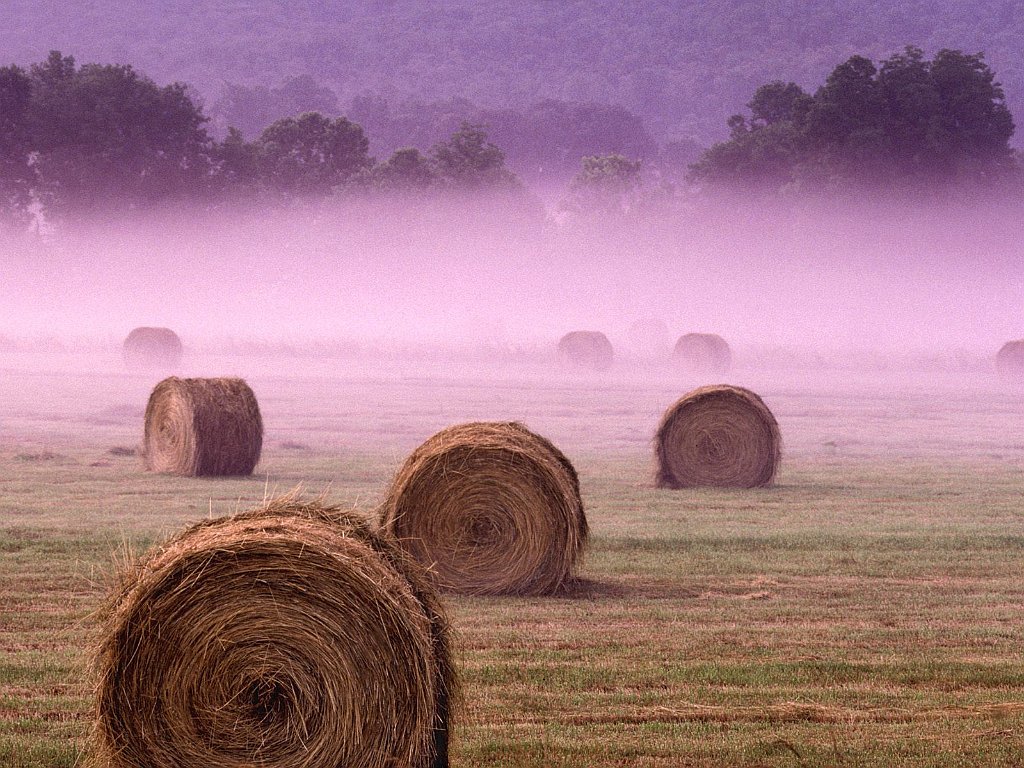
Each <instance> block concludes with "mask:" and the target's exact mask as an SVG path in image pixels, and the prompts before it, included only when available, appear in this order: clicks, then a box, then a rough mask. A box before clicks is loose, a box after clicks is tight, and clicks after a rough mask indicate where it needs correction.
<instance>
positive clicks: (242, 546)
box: [92, 497, 457, 768]
mask: <svg viewBox="0 0 1024 768" xmlns="http://www.w3.org/2000/svg"><path fill="white" fill-rule="evenodd" d="M449 642H450V641H449V628H448V623H447V621H446V619H445V617H444V615H443V613H442V611H441V608H440V606H439V603H438V600H437V598H436V595H435V594H434V592H433V589H432V587H431V586H430V584H429V583H428V581H427V580H426V577H425V576H424V574H423V572H422V569H420V568H419V566H417V565H416V564H415V563H412V562H411V561H409V560H408V558H407V557H406V556H405V555H404V554H403V553H402V552H401V550H400V549H399V548H398V547H396V546H395V545H394V544H393V543H391V542H390V541H389V540H387V539H386V538H384V537H382V536H379V535H377V534H375V533H373V532H372V530H371V529H370V528H369V527H368V524H367V522H366V521H365V520H364V519H362V518H360V517H358V516H356V515H354V514H353V513H351V512H342V511H340V510H338V509H336V508H332V507H325V506H321V505H320V504H319V503H316V502H312V503H302V502H300V501H298V500H296V499H295V498H293V497H285V498H283V499H279V500H275V501H272V502H271V503H270V504H269V505H267V506H266V507H265V508H261V509H258V510H254V511H252V512H247V513H243V514H240V515H237V516H234V517H226V518H221V519H218V520H212V521H204V522H201V523H198V524H196V525H194V526H192V527H191V528H189V529H187V530H186V531H185V532H184V533H182V534H180V535H179V536H177V537H176V538H174V539H172V540H171V541H169V542H167V543H166V544H164V545H163V546H162V547H159V548H156V549H155V550H154V551H152V552H151V553H150V554H149V555H147V556H146V557H144V558H143V559H142V560H141V561H138V562H136V563H134V564H133V565H131V566H130V567H129V568H128V569H126V570H125V572H124V573H123V574H122V580H121V585H120V587H119V589H118V590H117V591H116V593H115V595H114V597H113V599H112V600H111V601H110V604H109V605H108V607H107V611H106V616H105V622H104V626H103V630H102V637H101V642H100V645H99V648H98V652H97V655H96V671H97V677H98V684H97V698H96V723H97V724H96V728H95V732H94V738H93V749H92V760H93V764H94V765H97V766H103V768H129V767H130V768H183V767H185V766H188V767H192V766H196V767H198V766H203V768H242V767H243V766H260V768H339V767H340V766H345V767H346V768H382V767H383V766H394V767H395V768H440V767H441V766H447V765H448V756H447V733H448V714H449V701H451V700H452V697H454V696H456V695H457V686H456V682H455V677H454V671H453V666H452V661H451V654H450V646H449Z"/></svg>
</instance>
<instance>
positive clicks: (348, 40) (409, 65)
mask: <svg viewBox="0 0 1024 768" xmlns="http://www.w3.org/2000/svg"><path fill="white" fill-rule="evenodd" d="M4 7H5V16H6V19H7V21H8V23H6V24H4V25H3V26H2V28H0V51H2V56H3V59H4V61H3V62H2V63H18V64H21V65H23V66H24V65H27V64H29V63H31V62H35V61H40V60H42V59H44V58H45V57H46V55H47V53H48V52H49V51H50V50H53V49H62V50H65V51H69V52H73V53H74V54H75V56H76V57H77V58H78V59H79V60H80V61H97V62H112V63H113V62H117V63H129V64H132V65H134V66H135V67H137V68H138V69H140V70H141V71H144V72H146V73H147V74H148V75H150V76H151V77H153V79H154V80H156V81H157V82H158V83H169V82H171V81H175V80H179V81H183V82H186V83H188V84H189V85H190V86H192V87H193V88H195V89H196V90H197V91H198V92H199V93H200V94H201V95H202V97H203V100H204V101H205V103H206V105H207V107H208V111H210V112H216V110H213V109H209V108H211V107H212V106H213V105H214V103H215V102H217V101H218V100H219V99H222V98H223V95H224V88H225V85H226V84H238V85H241V86H245V87H249V88H252V87H255V86H260V85H262V86H265V87H275V86H278V85H279V84H280V83H282V82H284V81H285V80H286V79H288V78H290V77H294V76H296V75H303V74H308V75H311V76H312V77H313V78H314V79H315V81H316V82H317V83H318V84H319V85H320V86H323V87H325V88H327V89H329V90H330V91H331V92H333V94H334V95H335V96H336V98H337V104H338V106H339V114H340V113H346V112H347V111H348V109H349V107H350V106H351V104H352V100H353V99H354V98H356V97H357V96H360V95H363V96H366V95H367V94H371V95H373V96H374V97H375V98H378V99H384V100H386V101H387V102H388V103H389V104H391V105H392V106H393V105H396V104H401V103H402V102H403V101H405V100H408V99H414V100H418V101H421V102H424V103H429V102H437V101H445V100H448V99H451V98H453V97H459V98H464V99H467V100H469V101H470V102H472V104H473V105H476V106H477V107H479V108H481V109H500V108H510V107H511V108H515V109H520V110H522V109H527V108H529V107H531V106H532V105H535V104H536V103H538V102H539V101H541V100H543V99H545V98H554V99H560V100H562V101H565V102H571V103H587V102H597V103H602V104H610V105H617V106H620V107H623V108H625V109H627V110H629V111H631V112H633V113H635V114H636V115H638V116H640V117H642V118H643V120H644V121H645V123H646V125H647V128H648V129H649V130H650V132H651V134H652V136H653V137H654V139H655V140H656V141H657V142H658V143H659V144H665V143H668V142H670V141H672V140H676V139H690V140H695V141H696V142H698V143H700V144H702V145H704V146H707V145H709V144H711V143H712V142H714V141H717V140H720V139H723V138H725V136H726V135H727V128H726V125H725V121H726V119H727V118H728V117H729V115H731V114H734V113H736V112H738V111H740V110H741V109H742V107H743V105H744V104H745V103H746V102H747V101H748V100H749V99H750V95H751V94H752V93H753V92H754V91H755V90H756V89H757V88H758V87H759V86H760V85H762V84H764V83H766V82H770V81H773V80H783V81H792V82H795V83H797V84H799V85H801V86H803V87H804V88H807V89H808V90H812V89H813V88H815V87H817V85H818V84H819V83H821V82H822V81H823V79H824V77H825V76H826V75H827V74H828V72H829V71H831V70H832V68H833V67H835V66H836V64H837V63H838V62H841V61H844V60H846V59H847V58H849V57H850V56H852V55H854V54H860V55H864V56H867V57H869V58H875V59H880V58H882V57H885V56H888V55H890V54H891V53H893V52H894V51H897V50H900V49H902V48H903V46H905V45H907V44H912V45H916V46H919V47H921V48H922V49H923V50H924V51H925V52H926V53H927V54H929V55H931V54H934V53H935V51H937V50H939V49H941V48H954V49H958V50H962V51H965V52H968V53H975V52H979V51H984V52H985V55H986V61H987V62H988V64H989V65H990V66H991V67H992V68H993V70H994V71H995V72H997V73H998V75H999V79H1000V82H1001V83H1002V84H1003V87H1004V90H1005V92H1006V100H1007V105H1008V107H1009V108H1010V110H1011V112H1013V113H1015V114H1016V113H1022V112H1024V110H1021V109H1020V105H1021V103H1022V102H1024V64H1022V62H1021V61H1020V56H1019V52H1020V50H1021V49H1022V44H1024V5H1022V4H1021V3H1019V2H1015V1H1014V0H978V1H977V2H973V3H962V2H951V1H949V0H919V1H917V2H913V1H908V2H900V3H891V2H879V0H821V1H819V2H803V1H798V0H774V1H765V2H750V1H749V0H673V1H672V2H666V1H665V0H517V1H516V2H492V3H479V2H476V1H475V0H443V1H442V0H417V1H416V2H403V1H402V0H347V1H346V2H332V1H330V0H289V1H288V2H285V1H284V0H234V1H233V2H224V1H223V0H221V1H219V2H212V1H211V0H162V1H161V2H143V0H120V1H119V2H111V1H105V2H97V1H92V2H89V1H83V2H80V3H75V4H68V3H64V2H58V1H57V0H7V2H5V3H4ZM282 116H284V115H283V114H275V115H272V116H271V117H273V118H277V117H282ZM364 122H366V121H365V120H364ZM370 133H371V134H373V133H374V132H373V131H370ZM434 138H436V136H435V137H434ZM387 149H390V148H387Z"/></svg>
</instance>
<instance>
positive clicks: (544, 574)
mask: <svg viewBox="0 0 1024 768" xmlns="http://www.w3.org/2000/svg"><path fill="white" fill-rule="evenodd" d="M381 521H382V524H383V527H384V528H385V529H386V530H387V531H388V532H389V533H391V534H392V535H393V536H394V537H395V538H396V539H397V540H398V542H399V544H400V545H402V546H403V547H405V549H406V550H407V551H408V552H409V553H410V554H411V555H412V556H413V557H414V558H415V559H416V560H418V561H419V562H420V563H422V564H424V565H426V566H427V567H428V568H429V571H430V573H431V575H433V576H434V578H435V579H436V581H437V583H438V585H439V586H441V587H442V588H444V589H448V590H451V591H454V592H460V593H464V594H473V595H498V594H510V595H543V594H552V593H554V592H557V591H558V590H560V589H561V588H562V587H563V586H564V585H565V584H566V583H567V581H568V580H569V579H570V578H571V577H572V575H573V572H574V570H575V568H576V566H577V563H578V561H579V560H580V558H581V557H582V554H583V550H584V548H585V547H586V543H587V518H586V516H585V514H584V512H583V502H582V500H581V499H580V486H579V479H578V478H577V476H576V470H575V469H574V468H573V466H572V464H571V463H570V462H569V460H568V459H567V458H566V457H565V455H564V454H563V453H562V452H561V451H559V450H558V449H557V448H556V447H555V446H554V445H552V444H551V443H550V442H549V441H548V440H546V439H544V438H543V437H540V436H539V435H536V434H534V433H533V432H531V431H530V430H528V429H527V428H526V427H525V426H523V425H522V424H518V423H514V422H474V423H468V424H459V425H457V426H454V427H449V428H448V429H444V430H442V431H441V432H438V433H437V434H436V435H434V436H433V437H431V438H430V439H429V440H427V441H426V442H425V443H423V445H421V446H420V447H419V448H417V449H416V450H415V451H413V453H412V454H411V455H410V456H409V458H408V459H406V461H405V464H404V465H403V466H402V468H401V469H400V470H399V471H398V474H397V476H396V477H395V479H394V481H393V482H392V484H391V488H390V489H389V491H388V495H387V498H386V500H385V502H384V505H383V508H382V511H381Z"/></svg>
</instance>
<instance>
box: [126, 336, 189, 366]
mask: <svg viewBox="0 0 1024 768" xmlns="http://www.w3.org/2000/svg"><path fill="white" fill-rule="evenodd" d="M121 354H122V356H123V357H124V363H125V365H126V366H127V367H128V368H129V369H130V370H133V371H147V370H150V371H151V370H163V371H170V370H173V369H175V368H177V367H178V365H179V364H180V363H181V355H182V348H181V339H179V338H178V334H176V333H175V332H174V331H172V330H171V329H170V328H136V329H134V330H133V331H132V332H131V333H129V334H128V337H127V338H126V339H125V340H124V344H123V345H122V347H121Z"/></svg>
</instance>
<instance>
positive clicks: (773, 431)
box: [655, 384, 782, 488]
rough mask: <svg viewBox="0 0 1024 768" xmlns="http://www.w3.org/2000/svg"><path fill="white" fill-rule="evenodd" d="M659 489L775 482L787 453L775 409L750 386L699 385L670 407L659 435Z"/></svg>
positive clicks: (657, 449)
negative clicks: (783, 448)
mask: <svg viewBox="0 0 1024 768" xmlns="http://www.w3.org/2000/svg"><path fill="white" fill-rule="evenodd" d="M655 443H656V449H655V450H656V454H657V460H658V476H657V483H658V486H659V487H660V488H693V487H698V486H711V487H720V488H756V487H759V486H765V485H770V484H771V482H772V480H773V478H774V477H775V472H776V470H777V469H778V467H779V460H780V458H781V456H782V437H781V435H780V433H779V425H778V423H777V422H776V421H775V417H774V416H773V415H772V412H771V411H770V410H768V406H766V405H765V404H764V401H762V400H761V398H760V397H758V396H757V395H756V394H754V393H753V392H751V391H750V390H749V389H744V388H742V387H732V386H729V385H726V384H717V385H714V386H708V387H700V388H699V389H695V390H694V391H693V392H690V393H689V394H688V395H686V396H685V397H683V398H682V399H680V400H679V401H678V402H677V403H675V405H673V406H672V407H671V408H669V409H668V410H667V411H666V412H665V415H664V416H663V417H662V419H661V424H660V425H659V426H658V432H657V435H656V436H655Z"/></svg>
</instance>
